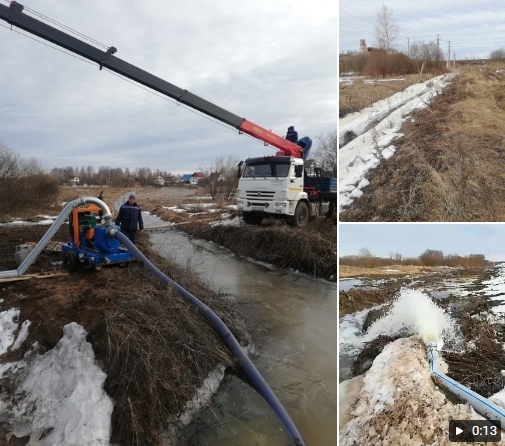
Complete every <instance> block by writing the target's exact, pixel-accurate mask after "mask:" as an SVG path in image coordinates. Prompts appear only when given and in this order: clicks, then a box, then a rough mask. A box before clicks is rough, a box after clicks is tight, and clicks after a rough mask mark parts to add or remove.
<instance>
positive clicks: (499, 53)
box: [489, 47, 505, 60]
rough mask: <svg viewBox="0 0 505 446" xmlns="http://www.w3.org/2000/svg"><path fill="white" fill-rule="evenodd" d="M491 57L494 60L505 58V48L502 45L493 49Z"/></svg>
mask: <svg viewBox="0 0 505 446" xmlns="http://www.w3.org/2000/svg"><path fill="white" fill-rule="evenodd" d="M489 58H490V59H493V60H499V59H505V48H503V47H502V48H499V49H497V50H494V51H492V52H491V54H490V55H489Z"/></svg>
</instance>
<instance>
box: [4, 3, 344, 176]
mask: <svg viewBox="0 0 505 446" xmlns="http://www.w3.org/2000/svg"><path fill="white" fill-rule="evenodd" d="M19 3H21V4H23V5H24V6H25V8H30V9H32V10H34V11H36V12H37V13H40V14H43V15H44V16H47V17H49V18H50V19H52V20H55V21H57V22H59V23H61V24H63V25H65V26H67V27H70V28H72V29H74V30H77V31H78V32H80V33H82V34H84V35H86V36H89V37H92V38H93V39H95V40H97V41H99V42H100V43H102V44H105V45H106V46H115V47H116V48H117V49H118V52H117V53H116V56H117V57H118V58H121V59H123V60H125V61H126V62H129V63H131V64H133V65H136V66H137V67H139V68H142V69H143V70H146V71H148V72H150V73H152V74H154V75H156V76H159V77H161V78H163V79H164V80H166V81H168V82H170V83H172V84H174V85H176V86H178V87H180V88H183V89H187V90H189V91H190V92H191V93H194V94H196V95H198V96H200V97H202V98H204V99H206V100H208V101H210V102H213V103H214V104H216V105H218V106H220V107H223V108H225V109H227V110H229V111H230V112H232V113H234V114H237V115H239V116H242V117H244V118H246V119H248V120H250V121H252V122H254V123H256V124H258V125H260V126H262V127H266V128H268V129H271V130H272V131H273V132H275V133H277V134H279V135H281V136H285V134H286V129H287V127H288V126H290V125H294V126H295V128H296V129H297V130H298V132H299V137H302V136H310V137H311V138H312V139H313V140H314V146H313V150H315V149H316V148H317V144H316V139H317V137H318V136H320V135H323V136H325V135H328V134H329V133H331V132H334V131H336V127H337V115H338V112H337V91H338V87H337V55H338V53H337V32H338V31H337V25H338V12H337V10H336V8H335V7H330V6H328V2H326V1H325V0H311V1H310V2H307V1H301V0H299V1H292V0H269V1H267V0H242V1H240V2H236V1H232V0H220V1H219V2H213V1H206V0H193V1H189V2H188V1H185V0H171V1H170V2H167V1H163V0H151V1H149V2H144V1H133V0H132V1H128V2H126V1H123V0H107V1H103V0H87V1H85V2H74V1H72V2H69V1H64V0H52V1H50V2H48V1H43V0H21V1H19ZM0 4H2V5H5V6H8V4H9V1H7V0H0ZM25 11H26V10H25ZM30 15H32V14H30ZM14 30H16V28H14ZM26 35H27V33H25V32H23V31H19V30H18V32H15V31H11V30H10V27H9V25H8V24H7V23H6V22H4V21H0V40H1V41H2V45H1V46H0V60H1V61H2V62H1V69H0V85H2V88H1V90H0V91H1V93H0V114H1V118H2V119H1V120H0V141H2V142H3V144H4V145H6V146H7V147H8V148H9V149H10V150H12V151H14V152H15V153H18V154H20V155H21V156H23V157H35V158H37V159H39V160H40V161H41V162H42V164H43V166H44V167H45V168H48V169H50V168H52V167H64V166H74V167H81V166H88V165H91V166H93V167H95V168H98V167H99V166H111V167H122V168H126V167H128V168H131V169H134V168H136V167H149V168H151V169H153V170H155V169H158V168H159V169H161V170H167V171H169V172H173V173H192V172H194V171H197V170H199V168H200V167H201V166H209V165H211V164H213V163H214V162H215V160H216V158H218V157H224V158H227V157H228V156H230V155H231V156H234V157H236V158H237V159H238V160H240V159H244V158H247V157H248V156H261V155H274V154H275V151H276V150H274V149H273V148H272V147H264V146H263V143H262V142H260V141H258V140H256V139H254V138H252V137H249V136H246V135H238V132H237V130H236V129H234V128H232V127H229V126H227V125H225V124H218V123H216V121H214V120H212V119H208V118H206V117H202V116H201V115H198V114H196V113H194V112H193V111H190V110H188V109H187V108H185V107H181V106H177V105H176V104H174V102H173V101H172V100H171V99H170V100H169V101H168V100H166V99H165V98H163V97H160V96H159V95H158V96H157V95H155V94H152V93H151V92H150V91H146V90H145V89H141V88H139V87H138V86H136V85H133V84H132V83H129V82H127V81H125V80H123V79H121V78H119V77H118V76H117V75H115V74H113V73H111V72H109V71H107V70H105V69H104V70H102V71H100V70H99V69H98V67H97V66H96V65H95V64H90V63H88V62H87V61H82V60H81V59H79V58H76V57H72V56H69V55H68V54H66V53H64V52H62V51H58V50H55V49H53V48H51V47H50V46H48V45H47V44H42V43H39V42H37V41H35V40H33V39H34V37H33V36H32V35H30V34H28V36H29V37H27V36H26ZM35 39H36V40H40V39H38V38H35Z"/></svg>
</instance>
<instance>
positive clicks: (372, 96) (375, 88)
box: [338, 74, 433, 118]
mask: <svg viewBox="0 0 505 446" xmlns="http://www.w3.org/2000/svg"><path fill="white" fill-rule="evenodd" d="M430 77H433V76H432V75H426V74H424V75H422V76H421V77H420V76H419V75H418V74H408V75H405V76H391V79H399V80H394V81H393V80H388V78H387V77H386V78H384V79H383V80H385V81H387V82H383V81H381V79H374V78H373V77H370V76H366V77H359V78H355V79H354V80H353V83H352V84H350V85H349V84H345V83H344V82H340V83H339V109H338V115H339V117H340V118H342V117H344V116H345V115H347V114H348V113H353V112H357V111H360V110H362V109H364V108H365V107H369V106H370V105H372V104H373V103H374V102H377V101H379V100H381V99H386V98H388V97H389V96H391V95H393V94H395V93H397V92H398V91H402V90H405V88H407V87H409V86H410V85H412V84H417V83H419V82H424V81H426V80H428V79H430ZM365 80H366V81H373V82H372V83H365V82H364V81H365Z"/></svg>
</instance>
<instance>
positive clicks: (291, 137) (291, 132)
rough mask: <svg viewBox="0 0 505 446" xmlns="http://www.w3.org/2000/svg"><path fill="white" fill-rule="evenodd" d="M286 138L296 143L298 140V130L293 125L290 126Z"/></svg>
mask: <svg viewBox="0 0 505 446" xmlns="http://www.w3.org/2000/svg"><path fill="white" fill-rule="evenodd" d="M286 139H287V140H288V141H291V142H294V143H295V144H296V143H297V141H298V132H297V131H296V130H295V128H294V127H293V126H290V127H288V133H286Z"/></svg>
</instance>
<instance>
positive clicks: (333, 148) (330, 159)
mask: <svg viewBox="0 0 505 446" xmlns="http://www.w3.org/2000/svg"><path fill="white" fill-rule="evenodd" d="M317 141H318V146H317V150H316V151H315V152H314V159H315V160H316V161H317V163H318V164H319V165H320V166H321V167H322V169H323V172H324V173H325V174H327V175H331V176H333V177H337V176H338V133H337V132H336V131H335V132H332V133H329V134H328V135H326V136H322V135H321V136H319V137H318V138H317Z"/></svg>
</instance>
